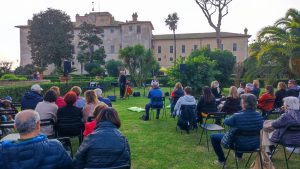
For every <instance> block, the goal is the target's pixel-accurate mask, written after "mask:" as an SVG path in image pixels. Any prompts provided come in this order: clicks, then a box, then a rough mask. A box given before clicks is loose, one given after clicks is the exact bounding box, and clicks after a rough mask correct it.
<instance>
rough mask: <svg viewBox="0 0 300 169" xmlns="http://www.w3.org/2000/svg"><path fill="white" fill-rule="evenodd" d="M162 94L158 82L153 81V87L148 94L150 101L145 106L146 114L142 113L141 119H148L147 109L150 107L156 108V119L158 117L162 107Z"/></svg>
mask: <svg viewBox="0 0 300 169" xmlns="http://www.w3.org/2000/svg"><path fill="white" fill-rule="evenodd" d="M162 96H163V95H162V91H161V90H160V88H159V86H158V82H154V83H153V87H152V89H151V90H150V91H149V94H148V98H149V99H150V102H149V103H148V104H146V106H145V111H146V114H145V115H143V117H142V120H144V121H147V120H149V111H150V108H151V107H152V108H155V109H156V119H159V114H160V109H161V108H162V107H163V100H162Z"/></svg>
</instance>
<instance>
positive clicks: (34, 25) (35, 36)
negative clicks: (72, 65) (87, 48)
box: [28, 8, 74, 67]
mask: <svg viewBox="0 0 300 169" xmlns="http://www.w3.org/2000/svg"><path fill="white" fill-rule="evenodd" d="M29 26H30V27H29V35H28V44H29V46H30V47H31V55H32V60H33V63H34V64H35V65H37V66H39V67H46V66H47V65H49V64H52V63H54V64H55V66H56V67H61V65H62V62H63V61H64V60H70V59H72V58H73V55H72V54H73V52H74V47H73V45H72V40H73V37H74V35H73V24H72V22H71V19H70V16H68V15H67V14H66V13H65V12H63V11H61V10H57V9H51V8H48V9H47V10H46V11H42V12H40V13H38V14H34V15H33V18H32V22H31V23H30V24H29Z"/></svg>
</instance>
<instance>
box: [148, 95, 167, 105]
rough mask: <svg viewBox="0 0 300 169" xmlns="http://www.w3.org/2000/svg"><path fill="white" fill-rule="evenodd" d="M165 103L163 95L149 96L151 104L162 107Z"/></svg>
mask: <svg viewBox="0 0 300 169" xmlns="http://www.w3.org/2000/svg"><path fill="white" fill-rule="evenodd" d="M164 103H165V97H152V98H151V105H152V106H158V107H162V106H163V105H164Z"/></svg>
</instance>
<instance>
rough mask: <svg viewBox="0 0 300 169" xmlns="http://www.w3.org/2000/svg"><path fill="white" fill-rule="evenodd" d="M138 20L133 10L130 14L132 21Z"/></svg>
mask: <svg viewBox="0 0 300 169" xmlns="http://www.w3.org/2000/svg"><path fill="white" fill-rule="evenodd" d="M137 20H138V14H137V13H136V12H135V13H133V14H132V21H134V22H136V21H137Z"/></svg>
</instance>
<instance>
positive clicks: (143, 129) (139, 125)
mask: <svg viewBox="0 0 300 169" xmlns="http://www.w3.org/2000/svg"><path fill="white" fill-rule="evenodd" d="M137 90H138V89H135V91H137ZM163 90H164V92H166V91H168V92H169V90H170V89H169V88H164V89H163ZM140 91H141V95H142V96H141V97H130V98H129V99H126V100H119V99H118V100H117V101H116V102H113V107H114V108H115V109H116V110H117V111H118V112H119V115H120V118H121V121H122V126H121V129H120V130H121V131H122V133H123V134H124V135H125V136H126V137H127V138H128V140H129V144H130V148H131V162H132V168H133V169H214V168H218V167H217V166H215V165H214V164H213V161H214V160H215V159H216V155H215V154H214V152H213V150H212V146H211V145H209V146H210V151H208V150H207V145H206V141H205V138H204V139H202V143H201V144H200V145H199V144H198V142H199V138H200V131H201V130H198V132H197V133H196V131H192V132H191V133H190V134H186V133H184V132H183V133H182V134H181V133H180V132H179V131H178V132H176V130H175V126H176V122H177V119H176V120H174V119H173V118H170V116H169V111H170V110H169V109H167V114H168V116H167V117H168V118H167V120H165V119H159V120H156V119H155V120H151V121H146V122H145V121H141V120H139V117H140V116H141V115H142V114H143V113H137V112H131V111H129V110H127V108H128V107H132V106H136V107H144V106H145V104H146V103H147V102H148V99H147V98H146V97H144V90H143V89H140ZM147 91H148V90H147V89H146V93H147ZM112 93H113V92H112V91H110V92H108V93H105V94H106V95H111V94H112ZM116 93H118V92H117V91H116ZM117 95H118V94H117ZM168 104H169V101H166V105H168ZM75 147H77V146H75ZM225 152H226V151H225ZM247 157H248V155H245V156H244V159H243V160H242V161H241V162H239V165H240V166H241V167H240V168H243V167H242V166H244V165H245V163H246V159H247ZM253 160H254V157H252V160H251V162H252V161H253ZM251 162H250V163H251ZM228 163H229V166H230V168H235V163H234V156H233V154H231V155H230V157H229V162H228ZM274 163H275V166H276V168H279V169H281V168H285V162H284V155H283V153H282V149H280V150H279V152H278V153H277V154H276V156H275V158H274ZM297 164H300V158H299V155H297V154H296V155H293V156H292V158H291V161H290V163H289V167H290V168H298V167H296V165H297Z"/></svg>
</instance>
